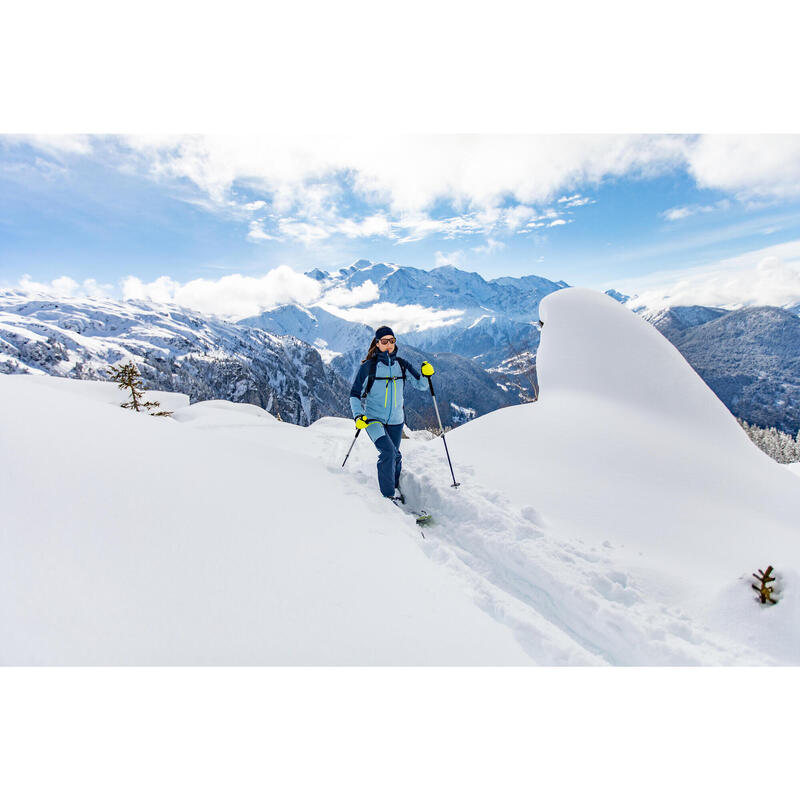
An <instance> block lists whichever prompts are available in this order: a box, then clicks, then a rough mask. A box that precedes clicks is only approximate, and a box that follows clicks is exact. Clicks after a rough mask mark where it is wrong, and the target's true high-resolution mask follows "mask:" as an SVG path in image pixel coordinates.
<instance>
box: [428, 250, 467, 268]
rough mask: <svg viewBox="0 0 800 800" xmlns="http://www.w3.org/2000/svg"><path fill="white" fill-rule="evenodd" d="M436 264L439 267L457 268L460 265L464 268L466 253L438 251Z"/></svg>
mask: <svg viewBox="0 0 800 800" xmlns="http://www.w3.org/2000/svg"><path fill="white" fill-rule="evenodd" d="M435 259H436V261H435V264H436V266H437V267H449V266H451V265H452V266H456V265H458V264H460V265H462V266H463V262H464V251H463V250H454V251H453V252H452V253H443V252H442V251H441V250H437V251H436V255H435Z"/></svg>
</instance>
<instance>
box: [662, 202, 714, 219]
mask: <svg viewBox="0 0 800 800" xmlns="http://www.w3.org/2000/svg"><path fill="white" fill-rule="evenodd" d="M728 208H730V201H729V200H725V199H723V200H719V201H718V202H716V203H714V204H713V205H710V206H698V205H694V206H675V207H674V208H668V209H667V210H666V211H662V212H661V214H660V216H662V217H664V219H666V220H667V221H669V222H675V221H676V220H679V219H686V217H691V216H694V215H695V214H708V213H710V212H711V211H717V210H718V209H728Z"/></svg>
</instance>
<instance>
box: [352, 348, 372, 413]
mask: <svg viewBox="0 0 800 800" xmlns="http://www.w3.org/2000/svg"><path fill="white" fill-rule="evenodd" d="M368 375H369V361H365V362H364V363H363V364H362V365H361V366H360V367H359V368H358V372H357V373H356V377H355V378H354V379H353V386H352V387H351V389H350V411H351V414H350V416H351V417H353V418H354V419H355V417H360V416H361V415H362V414H363V413H364V401H363V400H362V399H361V392H363V391H364V382H365V381H366V380H367V376H368Z"/></svg>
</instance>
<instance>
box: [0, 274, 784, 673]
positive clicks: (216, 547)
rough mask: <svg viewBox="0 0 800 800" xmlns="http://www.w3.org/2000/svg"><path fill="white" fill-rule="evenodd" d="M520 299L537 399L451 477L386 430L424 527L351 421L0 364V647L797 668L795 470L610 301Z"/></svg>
mask: <svg viewBox="0 0 800 800" xmlns="http://www.w3.org/2000/svg"><path fill="white" fill-rule="evenodd" d="M541 315H542V319H543V320H544V321H545V327H544V330H543V333H542V343H541V347H540V350H539V357H538V358H539V379H540V385H541V395H540V400H539V402H538V403H535V404H529V405H525V406H519V407H512V408H507V409H501V410H499V411H496V412H493V413H491V414H487V415H485V416H483V417H481V418H479V419H477V420H474V421H472V422H469V423H467V424H465V425H463V426H462V427H460V428H458V429H456V430H454V431H452V432H450V433H448V435H447V438H448V444H449V447H450V452H451V455H452V456H453V460H454V468H455V471H456V478H457V479H458V480H459V481H460V482H461V487H460V488H459V489H458V490H454V489H452V488H450V483H451V479H450V473H449V470H448V467H447V462H446V460H445V458H444V449H443V447H442V442H441V441H440V440H439V439H433V440H426V439H424V438H422V437H419V438H418V437H416V436H414V437H413V438H412V439H409V440H407V441H405V442H404V444H403V452H404V464H405V469H404V475H403V487H404V490H405V492H406V495H407V498H408V503H409V506H412V507H421V506H424V507H425V508H426V510H428V511H430V512H431V513H433V514H434V516H435V518H436V520H437V523H438V524H437V525H436V526H435V527H432V528H429V529H426V537H427V538H426V539H425V540H423V539H422V538H421V536H420V535H419V530H418V528H417V527H416V526H415V525H414V522H413V519H412V518H411V517H410V516H408V515H405V514H403V513H402V511H400V510H399V509H397V508H395V507H393V506H392V505H391V504H389V503H388V502H387V501H385V500H384V499H383V498H381V497H380V495H379V494H378V492H377V484H376V479H375V458H376V452H375V449H374V447H373V446H372V445H371V443H370V442H368V441H362V439H363V437H361V438H360V439H359V441H358V442H357V443H356V446H355V447H354V449H353V453H352V455H351V457H350V460H349V461H348V464H347V467H346V469H345V470H342V469H341V467H340V465H341V462H342V459H343V458H344V454H345V453H346V451H347V448H348V447H349V445H350V443H351V441H352V436H353V433H354V430H353V426H352V422H351V421H349V420H342V419H333V418H324V419H322V420H319V421H318V422H316V423H315V424H314V425H312V426H311V427H310V428H300V427H297V426H294V425H289V424H284V423H279V422H277V421H276V420H275V419H274V418H272V417H271V416H270V415H269V414H267V413H266V412H264V411H262V410H261V409H258V408H256V407H255V406H247V405H237V404H232V403H228V402H225V401H211V402H206V403H198V404H196V405H193V406H188V405H187V402H186V398H185V397H183V396H177V395H172V396H164V395H162V396H161V397H159V398H158V399H161V400H162V403H163V404H164V405H165V406H166V407H169V408H174V409H175V414H174V417H173V418H172V419H157V418H154V417H148V416H145V415H138V416H137V415H135V414H133V413H132V412H130V411H125V410H123V409H120V408H118V407H116V403H118V402H122V400H123V399H124V398H122V397H121V393H120V392H119V390H117V389H116V387H115V386H114V385H113V384H94V383H89V382H76V381H68V380H66V379H59V378H49V377H32V376H0V403H2V406H3V410H4V413H3V414H2V415H0V445H1V446H2V450H0V467H1V468H2V470H3V480H2V484H0V508H2V509H3V523H4V524H3V528H2V534H0V661H2V663H7V664H30V663H48V664H55V663H60V664H64V663H69V664H96V663H126V664H211V663H215V664H524V663H529V664H668V665H670V664H776V663H791V664H798V663H800V641H799V640H800V631H799V630H798V625H797V620H798V599H797V598H798V594H797V591H796V586H797V578H798V572H799V571H800V570H798V561H799V560H798V556H799V555H800V552H798V550H800V548H799V547H798V534H797V531H796V523H795V521H796V520H797V519H798V518H800V517H799V514H800V482H798V480H797V476H796V475H793V474H792V472H791V471H790V470H787V469H786V468H784V467H781V466H780V465H777V464H775V463H774V462H772V461H771V460H770V459H769V458H768V457H767V456H765V455H764V454H762V453H761V452H760V451H759V450H758V449H757V448H756V447H755V446H754V445H753V444H752V443H751V442H750V441H749V440H748V438H747V436H746V434H745V433H744V432H743V431H742V430H741V429H740V427H739V426H738V424H737V423H736V421H735V420H734V419H733V418H732V417H731V416H730V414H729V413H728V411H727V410H726V409H725V408H724V406H723V405H722V404H721V403H720V402H719V400H717V398H716V397H715V396H714V395H713V394H712V393H711V391H710V390H709V389H708V388H707V387H706V386H705V385H704V384H703V383H702V381H701V380H700V378H699V377H698V376H697V375H696V374H695V373H694V372H693V371H692V370H691V368H690V367H689V366H688V365H687V364H686V362H685V361H684V360H683V358H682V357H681V356H680V354H679V353H678V352H677V351H676V350H675V349H674V348H673V347H672V345H670V344H669V343H668V342H667V341H666V339H664V338H663V337H662V336H661V335H660V334H659V333H658V332H657V331H656V330H655V329H654V328H652V327H651V326H650V325H648V324H647V323H646V322H644V321H643V320H641V319H639V318H638V317H636V316H635V315H634V314H633V313H632V312H630V311H628V310H627V309H625V308H623V307H622V306H620V305H619V304H618V303H616V302H615V301H614V300H612V299H610V298H608V297H606V296H605V295H601V294H598V293H595V292H589V291H587V290H581V289H565V290H562V291H560V292H557V293H554V294H552V295H549V296H548V297H547V298H545V299H544V300H543V301H542V304H541ZM768 564H772V565H773V566H774V567H775V570H776V572H777V574H778V576H779V584H778V586H779V590H780V593H779V598H780V600H779V603H778V605H777V606H774V607H762V606H761V605H759V604H758V603H756V602H755V599H754V598H755V593H754V592H753V591H752V590H751V589H750V582H751V581H750V573H751V572H754V571H755V570H756V569H757V568H765V567H766V566H767V565H768Z"/></svg>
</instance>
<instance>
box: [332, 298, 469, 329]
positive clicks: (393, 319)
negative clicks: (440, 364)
mask: <svg viewBox="0 0 800 800" xmlns="http://www.w3.org/2000/svg"><path fill="white" fill-rule="evenodd" d="M318 305H319V306H320V307H322V308H323V309H325V310H326V311H329V312H330V313H331V314H336V315H337V316H339V317H341V318H342V319H346V320H349V321H350V322H362V323H364V324H365V325H369V326H370V327H372V328H377V327H378V326H379V325H388V326H389V327H390V328H392V330H393V331H394V332H395V333H396V334H401V333H409V332H411V331H422V330H428V329H429V328H440V327H444V326H446V325H452V324H454V323H456V322H458V320H459V319H461V317H462V316H463V311H460V310H458V309H437V308H426V307H425V306H420V305H406V306H398V305H396V304H394V303H375V305H372V306H369V307H368V308H348V309H342V308H337V307H336V306H330V307H326V305H325V303H318Z"/></svg>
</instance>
